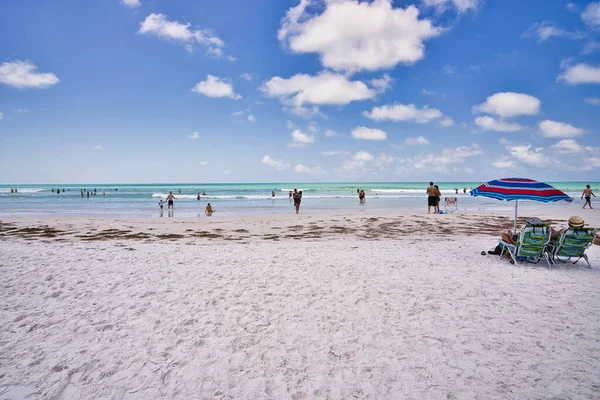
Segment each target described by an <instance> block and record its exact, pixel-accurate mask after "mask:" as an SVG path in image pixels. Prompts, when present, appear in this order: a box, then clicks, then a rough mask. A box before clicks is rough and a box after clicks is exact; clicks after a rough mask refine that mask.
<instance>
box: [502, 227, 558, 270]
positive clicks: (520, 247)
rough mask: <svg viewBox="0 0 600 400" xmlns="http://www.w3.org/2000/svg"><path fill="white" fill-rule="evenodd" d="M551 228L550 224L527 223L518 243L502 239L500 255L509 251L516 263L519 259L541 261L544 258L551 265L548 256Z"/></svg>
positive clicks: (518, 237)
mask: <svg viewBox="0 0 600 400" xmlns="http://www.w3.org/2000/svg"><path fill="white" fill-rule="evenodd" d="M550 234H551V229H550V225H548V224H543V225H529V224H527V225H525V226H524V227H523V228H522V229H521V231H520V232H519V235H518V236H517V243H516V244H512V243H507V242H505V241H504V240H500V244H502V251H501V252H500V257H502V256H503V255H504V252H505V251H508V253H509V254H510V258H511V260H512V262H513V263H514V264H517V260H521V261H528V262H533V263H536V264H537V263H539V262H540V259H541V258H543V259H544V260H546V263H548V266H550V261H549V260H548V257H547V256H546V245H547V244H548V243H549V242H550Z"/></svg>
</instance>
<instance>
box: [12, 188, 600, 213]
mask: <svg viewBox="0 0 600 400" xmlns="http://www.w3.org/2000/svg"><path fill="white" fill-rule="evenodd" d="M428 183H429V182H346V183H239V184H229V183H228V184H201V183H195V184H189V183H186V184H178V183H173V184H126V185H125V184H109V185H105V184H102V185H93V184H85V185H82V184H71V185H63V184H60V185H33V184H29V185H0V216H2V215H94V216H111V215H112V216H140V217H143V216H159V215H160V214H159V206H158V203H159V200H160V199H161V198H162V199H164V198H165V197H166V195H167V194H168V193H169V191H172V192H173V194H174V195H175V197H176V198H177V199H176V200H175V211H174V214H175V216H182V217H191V216H202V217H204V213H203V211H204V207H205V206H206V204H207V203H211V205H212V206H213V208H214V209H215V210H216V213H215V214H214V216H219V215H244V214H271V213H292V212H293V205H292V201H291V200H290V199H289V198H288V193H289V191H291V190H294V189H295V188H296V189H298V190H302V191H303V198H302V207H301V211H302V212H311V211H341V212H344V211H354V210H361V211H363V210H364V211H366V210H371V211H376V210H402V209H403V208H404V209H413V208H414V209H415V211H416V212H418V210H419V209H418V207H423V210H426V203H427V196H426V194H425V189H426V188H427V186H428ZM481 183H482V182H441V183H437V184H438V185H439V187H440V190H441V192H442V202H441V205H442V208H443V204H444V197H457V198H458V205H459V208H460V209H466V210H475V211H486V210H497V209H510V208H512V207H514V203H513V202H500V201H497V200H494V199H489V198H485V197H472V196H470V194H469V190H470V189H471V188H474V187H476V186H479V185H480V184H481ZM548 183H549V184H551V185H553V186H554V187H556V188H558V189H560V190H562V191H564V192H565V193H567V194H568V195H570V196H572V197H574V199H575V201H573V202H572V203H567V202H559V203H555V204H544V203H538V202H520V206H523V207H530V208H533V207H537V208H540V207H544V208H545V207H572V208H578V207H581V206H582V205H583V201H582V200H580V196H581V193H582V191H583V189H584V187H585V185H586V184H590V185H591V186H592V189H594V190H595V191H599V192H600V190H598V188H600V183H599V182H548ZM11 188H16V189H17V192H16V193H11V192H10V189H11ZM359 188H360V189H364V190H365V192H366V198H367V201H366V202H365V203H364V204H359V202H358V195H357V193H356V190H357V189H359ZM465 188H466V192H465V190H464V189H465ZM53 189H54V191H53ZM56 189H60V193H57V190H56ZM455 189H458V194H456V191H455ZM81 190H83V191H84V197H81ZM85 191H90V192H91V193H94V191H95V192H96V195H95V196H94V195H91V196H90V197H89V198H88V197H87V196H86V195H85ZM198 192H200V194H201V196H200V200H198V199H197V196H198ZM272 192H275V197H273V196H272ZM203 193H206V195H202V194H203ZM165 212H166V206H165Z"/></svg>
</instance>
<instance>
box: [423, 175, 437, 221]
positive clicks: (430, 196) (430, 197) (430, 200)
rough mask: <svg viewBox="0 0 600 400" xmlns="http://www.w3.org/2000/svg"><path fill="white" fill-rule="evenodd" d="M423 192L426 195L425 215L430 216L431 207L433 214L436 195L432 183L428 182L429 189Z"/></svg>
mask: <svg viewBox="0 0 600 400" xmlns="http://www.w3.org/2000/svg"><path fill="white" fill-rule="evenodd" d="M425 192H426V193H427V214H431V207H433V212H434V213H435V208H436V206H437V195H436V189H435V186H433V182H429V187H428V188H427V190H426V191H425Z"/></svg>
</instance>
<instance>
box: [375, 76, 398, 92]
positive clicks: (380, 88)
mask: <svg viewBox="0 0 600 400" xmlns="http://www.w3.org/2000/svg"><path fill="white" fill-rule="evenodd" d="M370 83H371V86H373V88H374V89H375V91H377V93H385V91H386V90H388V89H389V88H391V87H392V83H394V80H393V79H392V78H391V77H390V76H389V75H388V74H385V75H383V76H382V77H381V78H375V79H371V82H370Z"/></svg>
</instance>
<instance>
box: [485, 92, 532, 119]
mask: <svg viewBox="0 0 600 400" xmlns="http://www.w3.org/2000/svg"><path fill="white" fill-rule="evenodd" d="M540 105H541V101H540V100H539V99H538V98H536V97H533V96H530V95H527V94H523V93H514V92H499V93H494V94H493V95H491V96H489V97H488V98H487V99H486V101H485V102H483V103H482V104H479V105H477V106H474V107H473V112H474V113H477V112H482V113H488V114H495V115H498V116H500V117H504V118H510V117H517V116H519V115H536V114H538V113H539V112H540Z"/></svg>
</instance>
